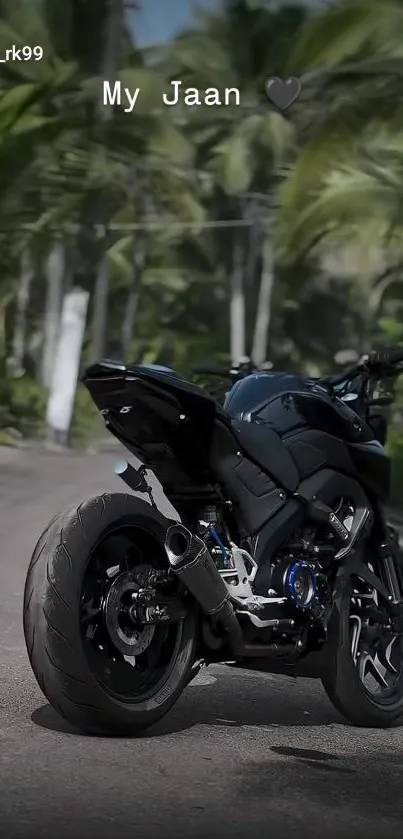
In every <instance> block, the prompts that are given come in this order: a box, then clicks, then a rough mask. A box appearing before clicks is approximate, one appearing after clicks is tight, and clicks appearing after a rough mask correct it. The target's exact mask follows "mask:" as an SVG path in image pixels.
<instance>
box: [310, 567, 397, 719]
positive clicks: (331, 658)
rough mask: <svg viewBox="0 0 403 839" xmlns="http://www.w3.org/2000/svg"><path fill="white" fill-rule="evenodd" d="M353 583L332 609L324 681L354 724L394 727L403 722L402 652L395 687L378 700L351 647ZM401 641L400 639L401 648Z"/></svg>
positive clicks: (329, 695)
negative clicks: (367, 685) (363, 677)
mask: <svg viewBox="0 0 403 839" xmlns="http://www.w3.org/2000/svg"><path fill="white" fill-rule="evenodd" d="M352 594H353V583H352V580H351V578H350V582H349V583H347V584H346V587H345V590H344V592H343V595H342V597H341V599H340V601H339V604H338V606H337V607H335V608H334V609H333V613H332V617H331V619H330V622H329V627H328V638H327V643H326V645H325V647H324V650H323V653H324V660H325V662H326V665H325V668H326V669H325V671H324V673H323V674H322V684H323V686H324V688H325V691H326V693H327V695H328V697H329V699H330V701H331V702H332V703H333V705H334V706H335V708H336V709H337V710H338V711H339V712H340V713H341V714H342V715H343V716H344V717H345V718H346V719H347V720H348V721H349V722H350V723H352V724H353V725H355V726H358V727H364V728H393V727H395V726H399V725H402V724H403V654H402V656H401V660H400V665H401V668H402V670H401V672H400V676H399V678H398V680H397V682H396V687H395V689H394V691H393V692H391V694H390V696H389V697H388V698H387V700H386V701H385V700H383V701H379V700H378V701H377V699H376V697H375V696H374V695H372V693H369V692H368V691H367V690H366V688H365V686H364V683H363V681H362V680H361V678H360V676H359V674H358V668H357V664H356V663H354V660H353V655H352V650H351V630H350V609H351V598H352ZM401 647H402V643H401V641H400V648H401Z"/></svg>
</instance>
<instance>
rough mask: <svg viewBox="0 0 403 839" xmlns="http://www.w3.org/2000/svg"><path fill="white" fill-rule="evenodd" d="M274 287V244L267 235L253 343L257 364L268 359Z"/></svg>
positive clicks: (253, 355) (254, 357) (253, 357)
mask: <svg viewBox="0 0 403 839" xmlns="http://www.w3.org/2000/svg"><path fill="white" fill-rule="evenodd" d="M273 287H274V260H273V246H272V242H271V241H270V239H269V238H268V237H267V238H266V239H265V242H264V245H263V254H262V275H261V279H260V288H259V297H258V302H257V311H256V320H255V330H254V335H253V344H252V361H253V362H254V364H256V365H257V366H260V365H262V364H263V363H264V362H265V361H267V343H268V333H269V326H270V319H271V302H272V295H273Z"/></svg>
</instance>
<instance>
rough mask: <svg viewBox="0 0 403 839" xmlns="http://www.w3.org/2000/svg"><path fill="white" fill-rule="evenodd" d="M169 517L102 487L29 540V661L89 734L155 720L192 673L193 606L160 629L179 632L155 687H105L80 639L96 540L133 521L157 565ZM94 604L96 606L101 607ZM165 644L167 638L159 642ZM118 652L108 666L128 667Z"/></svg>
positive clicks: (59, 705)
mask: <svg viewBox="0 0 403 839" xmlns="http://www.w3.org/2000/svg"><path fill="white" fill-rule="evenodd" d="M168 524H169V523H168V522H167V520H166V519H165V518H164V517H163V516H162V514H160V513H159V512H158V511H157V510H155V509H154V508H153V507H151V506H150V504H148V503H147V502H145V501H142V500H141V499H138V498H135V497H134V496H131V495H128V494H123V493H115V494H105V495H100V496H97V497H94V498H89V499H87V500H85V501H83V502H82V503H81V504H80V505H79V506H78V507H72V508H71V509H69V510H68V511H67V512H65V513H62V514H61V515H59V516H57V517H55V518H54V519H53V521H52V522H51V523H50V524H49V525H48V527H47V528H46V530H45V531H44V532H43V533H42V535H41V537H40V539H39V541H38V543H37V545H36V547H35V550H34V553H33V556H32V559H31V562H30V565H29V570H28V575H27V579H26V584H25V591H24V634H25V640H26V645H27V651H28V656H29V660H30V663H31V666H32V669H33V671H34V674H35V677H36V679H37V681H38V684H39V686H40V688H41V690H42V692H43V693H44V695H45V697H46V698H47V700H48V701H49V702H50V704H51V705H52V706H53V707H54V708H55V710H56V711H57V712H58V713H59V714H60V715H61V716H62V717H64V718H65V719H66V720H68V722H69V723H71V724H73V725H74V726H76V727H78V728H80V729H83V730H85V731H87V732H89V733H93V734H101V735H105V734H109V735H122V734H133V733H137V732H139V731H141V730H143V729H144V728H146V727H148V726H150V725H153V724H154V723H156V722H157V721H158V720H160V719H161V718H162V717H163V716H165V714H166V713H167V712H168V711H169V710H170V709H171V708H172V706H173V705H174V703H175V702H176V700H177V699H178V698H179V696H180V694H181V692H182V690H183V688H184V687H185V686H186V684H187V683H188V682H189V681H190V679H191V676H192V666H193V663H194V660H195V653H196V627H197V618H196V614H195V612H192V613H190V612H189V614H188V615H187V617H186V618H185V619H184V620H182V621H181V623H180V624H177V625H175V626H174V628H173V629H169V630H165V629H164V632H165V635H166V633H167V632H169V631H171V632H177V633H178V638H177V639H176V640H175V643H172V646H173V652H172V660H171V659H170V660H169V662H168V663H167V664H166V665H165V662H164V657H163V663H162V664H158V667H159V668H160V669H159V670H158V673H160V672H161V674H162V675H161V679H160V681H159V682H158V683H157V684H156V685H155V688H154V692H153V691H152V690H151V693H150V691H149V692H148V694H147V693H145V694H144V696H143V695H140V694H139V695H138V696H136V695H133V693H132V694H131V695H130V697H129V696H128V695H126V696H125V697H123V695H122V696H121V695H120V694H119V695H117V694H116V693H115V692H114V691H112V690H111V691H109V690H108V689H106V687H105V684H104V683H103V681H102V679H101V677H100V675H99V673H97V672H94V668H93V667H92V666H90V663H89V659H88V656H87V654H86V649H87V647H88V642H87V640H85V641H83V635H82V627H81V624H80V621H81V620H82V619H81V617H80V615H81V612H80V608H81V602H82V598H83V595H82V591H83V585H84V580H85V579H87V578H86V573H87V569H88V568H89V566H90V561H91V557H92V556H93V555H94V551H95V549H96V550H99V547H97V546H100V545H101V544H102V540H104V539H105V537H107V536H108V534H111V532H112V531H113V532H116V530H117V529H118V528H124V533H125V534H126V533H128V534H129V533H130V534H131V533H133V534H134V530H133V528H134V527H135V528H137V529H138V531H139V532H140V530H141V532H142V533H143V532H145V533H146V534H147V539H152V540H154V542H153V544H154V545H155V550H154V549H153V551H151V553H152V556H150V557H149V558H148V561H150V562H151V561H152V560H153V559H154V557H155V556H158V557H159V567H161V564H162V563H163V562H164V558H163V547H162V546H163V541H164V537H165V533H166V529H167V526H168ZM122 532H123V531H122ZM124 538H125V539H127V536H125V537H124ZM133 538H134V536H133ZM150 544H151V542H150ZM97 561H98V560H97ZM139 567H140V568H141V567H142V565H141V563H140V566H139ZM165 567H166V565H165ZM102 602H104V601H102ZM98 611H99V612H100V613H101V609H99V610H98ZM103 631H105V630H103ZM155 631H156V632H157V631H160V630H159V629H156V630H155ZM161 631H162V630H161ZM175 637H176V636H175ZM164 638H165V636H164ZM150 643H151V642H150ZM164 643H165V645H166V639H165V640H163V641H162V642H161V643H160V646H161V644H162V646H163V644H164ZM108 649H109V647H108ZM169 649H170V647H169ZM99 650H103V647H100V648H99ZM99 650H98V651H97V655H98V658H100V655H101V653H100V651H99ZM119 655H120V659H119ZM137 655H140V653H137ZM154 655H155V654H154ZM116 656H117V658H113V659H112V660H111V668H112V661H113V662H114V663H113V667H115V664H116V661H118V667H119V668H120V671H126V669H127V667H128V665H126V661H125V660H124V656H123V655H122V654H121V653H120V654H119V653H116ZM166 657H167V653H165V658H166ZM133 660H134V661H135V662H137V661H138V659H133ZM103 661H104V660H103V659H102V661H101V665H100V666H101V670H100V674H101V675H102V672H103V671H102V667H104V670H105V673H106V672H107V664H108V663H107V662H106V664H105V665H104V663H103ZM97 666H98V665H97ZM133 667H134V668H136V667H137V664H134V665H132V667H131V669H130V668H129V669H130V673H131V675H130V678H134V677H133V676H132V673H133V672H134V671H133ZM156 667H157V665H156ZM164 668H165V669H164ZM146 669H147V668H146ZM108 672H109V671H108ZM147 673H148V671H147ZM155 678H156V677H155Z"/></svg>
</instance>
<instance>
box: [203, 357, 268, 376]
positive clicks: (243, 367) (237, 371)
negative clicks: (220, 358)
mask: <svg viewBox="0 0 403 839" xmlns="http://www.w3.org/2000/svg"><path fill="white" fill-rule="evenodd" d="M257 369H258V368H257V367H255V365H254V364H253V363H252V362H251V361H249V360H248V361H242V362H240V363H239V364H233V365H232V367H227V366H226V365H224V364H198V365H197V366H196V367H193V373H200V374H201V375H205V376H220V378H223V379H233V380H236V379H242V378H244V377H245V376H248V375H249V373H253V372H255V371H256V370H257Z"/></svg>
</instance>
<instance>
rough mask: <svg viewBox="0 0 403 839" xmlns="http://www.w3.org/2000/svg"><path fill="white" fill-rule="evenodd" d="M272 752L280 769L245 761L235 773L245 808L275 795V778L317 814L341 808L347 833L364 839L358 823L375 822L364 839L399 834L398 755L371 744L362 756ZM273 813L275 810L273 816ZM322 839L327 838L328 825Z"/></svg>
mask: <svg viewBox="0 0 403 839" xmlns="http://www.w3.org/2000/svg"><path fill="white" fill-rule="evenodd" d="M270 751H272V752H274V753H275V754H277V755H280V756H282V757H283V758H284V761H282V765H281V770H280V769H279V766H278V764H273V761H271V760H267V761H262V760H259V761H257V760H256V761H250V760H249V761H244V762H243V763H242V767H241V768H240V770H239V777H238V782H237V786H239V791H240V792H239V794H241V791H242V794H243V795H245V796H247V797H248V801H249V806H251V807H252V806H254V802H255V806H257V807H258V806H259V802H260V801H262V802H263V801H267V798H268V796H269V797H270V795H273V796H275V795H276V793H277V792H278V789H277V785H278V781H277V777H278V778H280V779H281V785H282V787H283V788H285V789H287V788H288V789H292V790H293V794H294V796H295V799H296V800H297V801H298V800H303V801H304V802H305V804H307V805H308V804H309V807H311V808H313V809H314V810H316V808H317V812H318V813H324V814H325V813H326V812H327V811H329V812H334V811H335V807H340V808H342V809H343V815H344V816H346V815H347V814H350V815H349V819H350V824H351V827H350V828H349V829H350V831H351V833H350V835H359V836H361V835H362V834H361V832H359V828H361V827H362V826H363V822H362V821H361V820H365V821H366V820H371V823H372V824H373V828H374V829H373V832H370V833H367V836H368V837H370V836H383V837H384V839H389V837H390V839H392V837H393V839H394V837H396V839H397V837H400V836H401V835H402V833H401V819H402V817H403V803H402V797H401V789H402V774H401V768H400V767H402V766H403V753H402V752H395V751H393V752H392V753H391V752H380V751H378V749H376V750H375V749H371V742H370V740H369V742H368V751H367V752H366V753H365V754H363V753H362V752H360V753H358V754H354V753H353V754H351V753H348V754H346V755H345V756H337V755H334V754H331V753H329V752H322V751H313V750H308V749H299V748H292V747H290V748H288V747H280V746H272V747H271V749H270ZM308 756H309V757H308ZM275 766H277V777H276V769H275ZM391 767H393V769H394V771H393V773H392V772H391ZM352 775H354V778H352V777H351V776H352ZM262 806H263V805H262ZM275 815H276V814H275V812H274V813H273V816H274V818H275ZM356 829H358V831H357V832H356ZM367 829H368V825H367ZM307 835H311V834H307ZM314 835H315V836H316V835H317V834H316V832H315V834H314ZM323 835H324V836H326V827H324V834H323ZM332 835H333V834H332ZM340 835H342V836H343V837H344V836H345V831H343V830H341V831H340Z"/></svg>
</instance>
